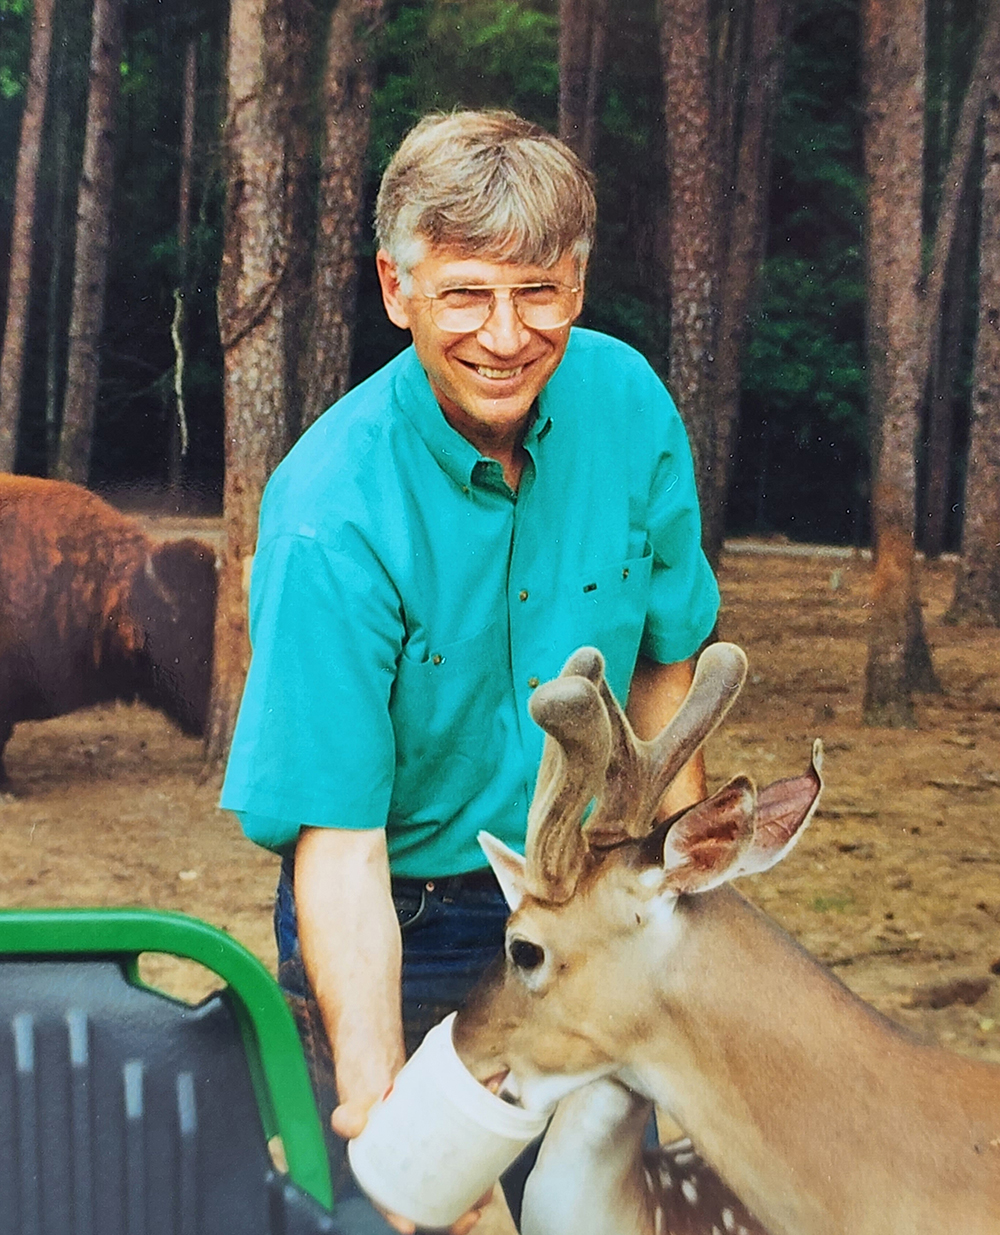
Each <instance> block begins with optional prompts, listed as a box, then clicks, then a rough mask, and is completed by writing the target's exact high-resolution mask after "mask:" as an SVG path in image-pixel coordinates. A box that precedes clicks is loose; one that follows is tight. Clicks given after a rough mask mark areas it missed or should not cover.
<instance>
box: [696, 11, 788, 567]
mask: <svg viewBox="0 0 1000 1235" xmlns="http://www.w3.org/2000/svg"><path fill="white" fill-rule="evenodd" d="M790 9H791V6H790V4H789V3H788V2H787V0H755V3H754V5H753V7H752V12H751V18H750V20H751V28H750V30H749V32H748V33H749V38H748V53H749V54H748V58H747V63H746V71H745V78H744V80H745V83H746V87H745V92H744V94H743V98H742V108H741V111H742V124H741V126H740V131H739V134H738V137H737V135H736V133H735V131H734V130H732V129H730V133H731V137H730V140H731V141H734V142H735V146H734V151H733V152H734V155H735V162H736V167H735V172H734V175H733V176H732V178H731V179H732V181H733V188H732V190H731V191H725V186H724V191H723V200H724V211H725V234H726V238H727V239H726V245H725V253H726V261H725V265H724V267H723V271H722V282H721V292H720V296H721V302H720V308H719V342H718V347H717V355H718V360H717V376H716V383H715V385H716V389H715V398H714V407H713V415H714V417H715V421H716V442H715V467H714V481H715V484H714V491H713V493H712V495H711V497H710V499H709V501H708V503H707V506H708V509H707V511H706V512H705V515H704V531H703V541H704V543H705V547H706V551H707V553H708V556H709V560H710V561H712V562H718V560H719V557H720V556H721V554H722V543H723V537H724V534H725V517H726V501H727V497H728V493H729V483H730V480H731V477H732V467H733V456H734V453H735V447H734V442H735V437H736V429H737V425H738V423H739V412H740V387H741V376H742V359H743V349H744V345H745V343H746V339H747V334H748V331H749V326H750V307H751V303H752V300H753V294H754V288H755V286H756V283H757V276H758V274H759V272H760V267H761V263H762V262H763V259H764V252H765V246H766V239H767V213H768V190H769V187H770V182H771V152H772V148H773V141H772V139H773V134H774V117H775V113H776V111H777V105H778V100H779V99H780V97H781V84H782V80H783V77H784V67H785V51H786V43H787V36H788V25H789V17H790Z"/></svg>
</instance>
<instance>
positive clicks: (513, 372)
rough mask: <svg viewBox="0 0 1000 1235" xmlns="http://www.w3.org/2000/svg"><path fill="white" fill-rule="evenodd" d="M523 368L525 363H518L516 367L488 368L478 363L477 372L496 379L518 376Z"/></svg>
mask: <svg viewBox="0 0 1000 1235" xmlns="http://www.w3.org/2000/svg"><path fill="white" fill-rule="evenodd" d="M523 369H524V365H518V367H517V368H516V369H488V368H487V367H486V366H485V365H481V364H477V365H476V372H477V373H479V374H481V375H482V376H483V377H491V378H494V379H495V380H496V379H500V378H504V377H517V375H518V374H519V373H520V372H521V371H522V370H523Z"/></svg>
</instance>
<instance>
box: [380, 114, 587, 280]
mask: <svg viewBox="0 0 1000 1235" xmlns="http://www.w3.org/2000/svg"><path fill="white" fill-rule="evenodd" d="M596 214H597V207H596V203H595V201H594V189H593V176H592V175H591V173H590V171H589V170H588V169H587V168H586V167H585V166H584V164H583V163H582V162H581V161H580V160H579V159H578V158H577V156H576V155H575V154H574V153H573V152H572V151H571V150H570V149H569V147H568V146H565V145H564V144H563V143H562V142H561V141H559V140H558V139H557V138H555V137H553V136H552V134H551V133H547V132H546V131H545V130H544V129H542V128H539V126H538V125H536V124H532V123H530V122H529V121H527V120H523V119H522V118H521V117H520V116H517V115H515V114H514V113H513V112H510V111H500V110H495V111H494V110H490V111H456V112H451V113H447V114H443V113H434V114H431V115H429V116H425V117H424V118H423V119H422V120H421V121H420V122H419V123H418V124H417V125H416V127H415V128H413V129H411V131H410V132H409V133H408V134H407V136H406V137H405V138H404V139H403V143H402V145H401V146H400V147H399V149H398V150H397V151H396V153H395V155H394V156H393V158H392V160H391V161H390V163H389V166H388V167H387V168H386V171H385V175H384V176H383V177H382V185H381V188H380V189H379V194H378V202H377V204H376V207H375V235H376V239H377V241H378V245H379V248H381V249H385V250H386V252H387V253H388V254H389V256H390V257H391V258H392V260H393V261H394V262H395V264H396V266H397V268H398V269H399V271H400V272H401V273H402V274H403V275H404V276H405V275H406V274H408V273H409V271H410V270H412V268H413V267H414V266H415V265H416V263H417V262H418V261H420V259H421V257H423V256H424V253H425V251H426V249H425V246H426V245H428V244H429V245H433V246H440V247H442V248H452V249H457V250H458V251H460V252H462V253H468V254H469V255H470V256H475V257H481V258H483V259H484V260H487V261H497V262H516V263H518V264H519V265H530V266H554V265H555V264H556V262H558V261H559V259H560V258H561V257H562V256H563V255H564V254H566V253H572V254H573V255H574V256H575V257H576V259H577V261H578V263H579V266H580V269H581V270H582V268H583V267H584V265H585V264H586V261H587V257H588V256H589V254H590V249H591V247H592V245H593V241H594V225H595V219H596Z"/></svg>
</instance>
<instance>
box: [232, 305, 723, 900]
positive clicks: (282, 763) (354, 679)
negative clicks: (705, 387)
mask: <svg viewBox="0 0 1000 1235" xmlns="http://www.w3.org/2000/svg"><path fill="white" fill-rule="evenodd" d="M525 448H526V451H527V455H528V461H527V463H526V465H525V468H524V472H523V474H522V478H521V483H520V487H519V489H518V492H517V493H516V494H515V493H513V492H512V491H511V490H510V489H509V488H508V486H507V484H506V482H505V480H504V478H503V474H502V471H501V468H500V465H499V464H498V463H496V462H495V461H493V460H490V459H488V458H484V457H483V456H481V455H480V454H479V452H478V451H477V450H476V448H475V447H474V446H472V445H471V444H470V443H469V442H468V441H466V440H465V438H463V437H462V436H461V435H460V434H458V433H457V432H456V431H455V430H454V429H452V428H451V426H450V425H449V424H448V423H447V421H446V420H445V418H444V416H443V414H442V412H441V410H440V408H439V407H438V404H437V402H436V400H435V398H434V395H433V393H432V391H431V388H430V385H429V383H428V381H427V378H426V376H425V374H424V372H423V369H422V368H421V366H420V363H419V361H418V360H417V357H416V354H415V352H414V351H413V349H412V348H410V349H408V350H407V351H405V352H403V353H402V354H401V355H400V356H398V357H397V358H396V359H395V360H393V361H392V362H390V364H388V365H387V366H386V367H385V368H383V369H381V370H380V371H379V372H378V373H376V374H375V375H374V376H373V377H371V378H369V379H368V380H367V381H366V382H364V383H363V384H361V385H360V386H358V387H357V388H355V389H354V390H353V391H352V392H351V393H350V394H348V395H346V396H345V397H344V398H343V399H341V400H340V402H338V403H337V404H336V405H335V406H334V407H333V408H332V409H331V410H330V411H328V412H327V413H326V414H325V415H324V416H322V417H320V419H319V420H318V421H316V423H315V424H314V425H313V426H312V427H311V428H310V429H309V430H308V431H307V432H306V433H305V434H303V436H302V437H301V438H300V439H299V441H298V442H297V443H296V445H295V446H294V448H293V449H292V450H291V452H290V453H289V455H288V456H287V458H286V459H285V460H284V461H283V462H282V463H281V465H280V466H279V467H278V468H277V469H276V471H275V473H274V475H273V476H272V478H271V480H270V483H269V484H268V486H267V490H266V492H265V495H264V500H263V503H262V506H261V516H260V534H259V539H258V544H257V552H256V555H255V559H254V564H253V575H252V582H251V589H250V634H251V641H252V644H253V658H252V662H251V666H250V671H249V675H248V677H247V682H246V688H245V691H244V696H243V702H242V706H241V708H240V714H239V719H238V722H237V725H236V732H235V736H234V739H233V745H232V751H231V754H230V759H229V766H228V769H227V774H226V780H225V785H224V787H223V794H222V805H223V806H224V807H227V808H229V809H231V810H234V811H236V812H237V813H238V814H239V815H240V818H241V821H242V823H243V826H244V830H245V831H246V833H247V835H248V836H250V838H251V839H252V840H255V841H257V842H258V843H259V844H261V845H265V846H267V847H269V848H272V849H276V850H283V849H287V848H289V847H290V846H292V845H293V844H294V841H295V839H296V837H297V835H298V831H299V828H300V826H302V825H306V824H308V825H312V826H320V827H337V828H378V827H385V828H386V831H387V837H388V846H389V857H390V865H391V867H392V870H393V873H394V874H397V875H406V876H415V877H423V876H430V875H435V876H438V877H442V876H445V875H449V874H457V873H460V872H463V871H467V870H474V869H478V868H480V867H482V866H483V858H482V854H481V851H480V849H479V846H478V845H477V843H476V833H477V832H478V831H479V829H480V828H486V829H488V830H489V831H490V832H492V833H494V835H496V836H499V837H500V838H501V839H502V840H504V841H506V842H507V843H508V844H510V845H512V846H514V847H515V848H519V849H523V844H524V831H525V823H526V819H527V810H528V802H529V800H530V796H531V793H532V790H533V787H534V779H535V774H536V772H537V769H538V764H539V760H540V758H541V751H542V738H543V734H542V732H541V731H540V730H539V729H538V728H537V726H536V725H535V724H534V722H533V721H532V720H531V719H530V717H529V715H528V706H527V705H528V699H529V698H530V696H531V692H532V690H533V689H534V688H535V687H536V686H537V685H538V683H539V682H544V681H546V680H547V679H549V678H551V677H554V676H555V675H556V674H558V672H559V670H560V669H561V668H562V665H563V663H564V661H565V660H566V658H567V657H568V656H569V655H570V653H571V652H573V651H574V650H575V649H576V648H577V647H580V646H581V645H584V644H592V645H594V646H596V647H598V648H600V649H601V651H602V652H603V653H604V656H605V658H606V661H607V675H608V681H609V683H610V685H611V688H612V690H613V691H614V692H615V693H616V695H617V696H618V697H619V698H620V699H624V698H625V697H626V695H627V692H628V687H629V682H630V680H631V677H632V671H633V669H634V666H635V661H636V657H637V655H638V653H639V652H640V651H641V652H642V653H643V654H644V655H646V656H647V657H649V658H650V659H652V660H656V661H660V662H662V663H673V662H675V661H679V660H684V659H686V658H687V657H689V656H691V655H692V654H693V653H694V652H695V651H696V650H697V648H698V646H699V644H700V643H701V642H702V641H703V640H704V639H705V637H706V636H707V635H708V634H709V633H710V631H711V629H712V627H713V624H714V622H715V616H716V612H717V608H718V590H717V588H716V584H715V580H714V578H713V577H712V573H711V570H710V569H709V566H708V563H707V561H706V559H705V557H704V555H703V554H702V551H701V546H700V521H699V516H698V506H697V500H696V496H695V487H694V476H693V470H692V465H691V457H690V451H689V447H688V442H687V437H686V435H685V432H684V428H683V425H682V423H681V420H680V417H679V416H678V414H677V411H676V409H675V407H674V405H673V402H672V401H671V399H670V396H669V395H668V394H667V392H666V390H665V389H664V388H663V385H662V384H661V382H660V381H659V379H658V378H657V377H656V375H655V374H654V373H653V371H652V369H651V368H650V367H649V365H648V364H647V363H646V361H645V360H644V359H643V358H642V357H641V356H640V355H639V354H638V353H637V352H635V351H633V350H632V349H631V348H629V347H627V346H626V345H625V344H622V343H619V342H617V341H616V340H614V339H610V338H608V337H606V336H604V335H600V334H595V333H593V332H591V331H586V330H579V329H575V330H573V331H572V333H571V337H570V342H569V346H568V348H567V351H566V354H565V356H564V358H563V360H562V362H561V364H560V365H559V368H558V369H557V370H556V372H555V374H554V375H553V377H552V378H551V380H550V381H549V383H548V385H547V386H546V387H545V389H544V390H543V391H542V394H541V396H540V398H539V406H538V415H537V417H536V419H535V421H534V423H533V425H532V427H531V428H530V430H529V432H528V434H527V437H526V439H525Z"/></svg>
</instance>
